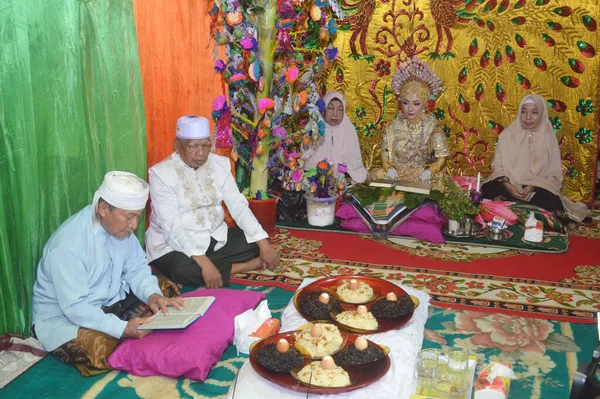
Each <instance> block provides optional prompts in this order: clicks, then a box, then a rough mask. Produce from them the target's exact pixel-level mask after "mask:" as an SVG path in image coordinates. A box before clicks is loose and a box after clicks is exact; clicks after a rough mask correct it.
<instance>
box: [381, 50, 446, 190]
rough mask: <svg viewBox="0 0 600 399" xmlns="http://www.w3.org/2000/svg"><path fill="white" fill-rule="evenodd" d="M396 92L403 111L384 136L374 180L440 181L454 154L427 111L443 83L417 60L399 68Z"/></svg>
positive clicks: (393, 84) (394, 87)
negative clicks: (448, 159)
mask: <svg viewBox="0 0 600 399" xmlns="http://www.w3.org/2000/svg"><path fill="white" fill-rule="evenodd" d="M392 89H393V90H394V93H396V95H397V96H398V98H399V100H400V101H401V104H402V112H400V113H399V114H398V115H397V116H396V118H395V119H394V120H393V121H392V122H390V124H389V125H388V127H387V129H386V131H385V132H384V134H383V142H382V145H381V161H382V164H383V168H381V169H375V170H373V171H371V178H372V179H390V180H397V179H399V180H408V181H414V182H418V181H423V182H432V183H435V182H438V181H439V176H440V175H441V174H442V173H443V172H444V170H445V167H446V159H447V157H448V156H449V155H450V153H449V151H448V144H447V143H446V138H445V136H444V133H443V132H442V131H441V129H440V128H439V127H438V125H437V120H436V119H435V117H434V116H433V115H431V114H430V113H427V112H426V110H427V105H428V101H429V99H430V98H435V97H436V96H437V95H438V94H439V93H440V92H441V91H442V83H441V81H440V79H439V77H438V76H437V75H436V74H435V73H434V72H433V71H432V70H431V69H430V68H429V66H428V65H427V64H426V63H425V62H423V61H421V60H419V59H418V58H417V57H413V58H411V59H409V60H408V61H406V62H405V63H403V64H402V65H400V67H399V68H398V71H397V72H396V74H395V75H394V78H393V79H392Z"/></svg>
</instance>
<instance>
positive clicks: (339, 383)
mask: <svg viewBox="0 0 600 399" xmlns="http://www.w3.org/2000/svg"><path fill="white" fill-rule="evenodd" d="M311 373H312V378H311V376H310V374H311ZM298 379H299V380H300V381H302V382H304V383H305V384H309V381H310V385H317V386H320V387H331V388H340V387H347V386H348V385H350V384H351V382H350V376H349V375H348V373H347V372H346V370H344V369H343V368H341V367H339V366H335V367H334V368H332V369H331V370H325V369H323V367H322V366H321V362H320V361H315V362H312V363H310V364H308V365H306V366H304V367H303V368H302V370H300V372H299V373H298Z"/></svg>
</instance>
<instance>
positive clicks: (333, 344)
mask: <svg viewBox="0 0 600 399" xmlns="http://www.w3.org/2000/svg"><path fill="white" fill-rule="evenodd" d="M315 326H319V327H320V328H321V334H320V336H317V337H315V336H313V335H312V334H311V329H312V330H313V331H314V327H315ZM343 342H344V339H343V337H342V334H340V330H338V328H337V327H336V326H335V325H333V324H325V323H315V324H313V325H309V326H307V327H305V328H303V329H302V330H300V331H298V332H297V333H296V343H297V344H298V345H300V346H302V347H304V348H305V349H306V350H307V351H308V352H309V353H310V355H311V356H312V357H315V358H319V357H323V356H325V355H330V354H332V353H334V352H335V351H337V350H338V349H339V348H340V346H342V343H343Z"/></svg>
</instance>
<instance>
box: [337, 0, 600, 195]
mask: <svg viewBox="0 0 600 399" xmlns="http://www.w3.org/2000/svg"><path fill="white" fill-rule="evenodd" d="M342 5H343V8H344V10H345V11H346V18H345V19H344V20H342V21H340V22H339V27H340V31H339V32H338V33H337V36H336V39H335V45H336V46H337V48H338V50H339V56H338V59H337V60H336V61H335V62H334V63H333V64H332V67H331V68H330V73H329V78H328V81H327V89H328V90H339V91H342V92H343V93H344V95H345V96H346V100H347V115H348V117H349V118H350V120H351V122H353V123H354V124H355V126H356V130H357V133H358V135H359V141H360V144H361V152H362V157H363V160H364V162H365V166H366V167H367V168H368V169H373V168H376V167H380V166H381V163H380V162H381V156H380V151H381V143H382V141H383V140H382V136H383V134H384V132H385V131H386V128H387V125H389V124H390V123H391V121H392V120H393V119H394V117H395V115H396V114H397V113H398V109H399V107H398V101H397V98H396V96H395V94H394V93H393V91H392V89H391V81H392V77H393V76H394V72H395V71H396V68H397V67H398V65H400V64H402V63H403V62H404V61H406V60H407V59H409V58H410V57H411V56H413V55H415V56H417V57H419V58H420V59H422V60H426V61H427V63H428V64H429V66H430V67H431V69H432V70H433V71H434V72H435V73H436V74H437V75H438V76H439V77H440V79H441V80H442V82H443V85H444V88H445V89H444V91H443V93H442V94H441V95H440V96H439V97H438V99H437V102H436V103H435V104H434V103H430V109H431V111H432V114H433V115H435V117H436V119H437V120H438V122H439V126H440V128H441V129H442V131H443V133H444V135H445V136H446V137H447V138H448V144H449V152H450V158H449V159H448V164H447V166H446V168H447V170H448V172H449V174H451V175H471V176H474V175H477V172H481V174H482V176H486V175H488V174H489V173H490V168H489V165H490V163H491V161H492V158H493V155H494V148H495V145H496V142H497V139H498V135H499V134H501V132H502V130H503V129H504V127H506V126H508V125H509V124H510V122H511V121H512V120H514V119H515V117H516V114H517V108H518V105H519V101H520V100H521V98H523V96H524V95H525V94H528V93H535V94H539V95H542V96H543V97H545V98H546V100H547V101H548V106H549V108H550V113H549V116H550V119H551V121H552V124H553V126H554V130H555V132H556V135H557V137H558V140H559V144H560V149H561V158H562V166H563V172H564V175H565V179H564V183H563V193H564V194H565V195H567V196H568V197H569V198H571V199H572V200H578V201H581V200H583V201H590V200H592V194H593V187H594V171H595V169H596V156H597V152H598V119H599V118H598V105H599V100H600V93H599V92H598V89H597V88H598V87H599V86H600V56H599V55H598V54H597V52H598V45H599V44H600V43H599V41H600V34H599V31H598V29H597V24H598V21H599V20H600V7H598V3H597V0H537V1H536V0H528V1H525V0H497V1H495V0H494V1H471V0H469V1H466V0H464V1H463V0H402V1H397V0H390V1H375V0H342Z"/></svg>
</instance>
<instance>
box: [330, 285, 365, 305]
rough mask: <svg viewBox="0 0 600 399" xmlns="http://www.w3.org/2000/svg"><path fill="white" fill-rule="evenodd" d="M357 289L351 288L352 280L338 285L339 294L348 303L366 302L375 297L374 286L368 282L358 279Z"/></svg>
mask: <svg viewBox="0 0 600 399" xmlns="http://www.w3.org/2000/svg"><path fill="white" fill-rule="evenodd" d="M356 283H357V284H358V287H357V288H356V289H352V288H350V282H349V281H346V282H344V283H342V284H341V285H339V286H338V287H337V290H336V292H337V294H338V296H339V297H340V298H341V299H342V300H343V301H344V302H348V303H365V302H368V301H370V300H371V298H373V288H371V286H370V285H369V284H367V283H363V282H362V281H357V282H356Z"/></svg>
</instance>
